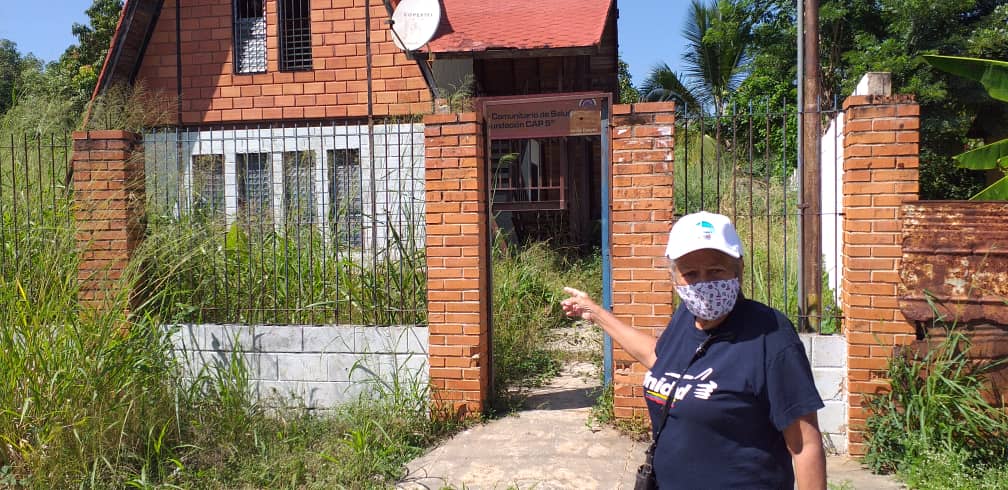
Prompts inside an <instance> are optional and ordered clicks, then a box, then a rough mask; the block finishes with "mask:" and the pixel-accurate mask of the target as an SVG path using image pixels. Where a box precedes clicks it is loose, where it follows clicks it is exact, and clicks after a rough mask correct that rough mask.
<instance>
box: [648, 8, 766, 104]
mask: <svg viewBox="0 0 1008 490" xmlns="http://www.w3.org/2000/svg"><path fill="white" fill-rule="evenodd" d="M752 28H753V20H752V17H751V16H750V15H749V13H748V12H747V11H746V9H745V8H744V7H742V6H741V5H740V4H739V3H736V1H735V0H711V1H710V2H709V3H708V2H707V1H705V0H693V1H692V2H691V3H690V7H689V13H688V15H687V21H686V26H685V27H684V28H683V36H684V37H685V38H686V54H684V55H683V62H684V63H683V64H684V66H685V73H684V75H685V76H684V77H683V76H680V75H679V74H677V73H675V72H674V71H672V70H671V69H670V68H669V67H668V65H667V64H665V63H660V64H658V65H655V67H654V68H652V69H651V73H650V74H649V76H648V78H647V79H646V80H645V81H644V84H643V85H642V86H641V93H642V96H643V97H644V98H645V99H646V100H651V101H657V100H671V99H673V98H678V99H680V100H681V101H683V102H684V103H686V105H687V106H690V105H694V106H696V107H699V106H700V105H701V104H702V105H704V106H706V107H707V108H712V109H713V112H714V114H717V115H720V114H723V112H724V104H725V100H726V99H727V98H728V97H729V96H730V95H731V93H732V92H734V91H735V90H736V89H738V87H739V85H740V84H741V83H742V81H743V80H745V77H746V76H747V75H748V71H747V68H748V63H749V55H748V51H749V48H750V46H751V45H752V42H753V34H752ZM684 80H685V83H684Z"/></svg>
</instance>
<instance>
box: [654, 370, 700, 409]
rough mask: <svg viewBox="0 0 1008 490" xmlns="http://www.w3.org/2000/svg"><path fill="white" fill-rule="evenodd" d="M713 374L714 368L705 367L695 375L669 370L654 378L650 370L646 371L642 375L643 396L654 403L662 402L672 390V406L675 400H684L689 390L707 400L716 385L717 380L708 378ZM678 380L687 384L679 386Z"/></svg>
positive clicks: (697, 396)
mask: <svg viewBox="0 0 1008 490" xmlns="http://www.w3.org/2000/svg"><path fill="white" fill-rule="evenodd" d="M713 374H714V368H707V369H705V370H703V371H701V372H700V373H698V374H695V375H693V374H687V375H680V374H679V373H676V372H671V371H669V372H666V373H665V374H664V375H662V377H660V378H655V377H654V376H653V375H652V374H651V371H648V372H647V374H645V375H644V396H645V397H646V398H648V399H650V400H651V401H653V402H655V403H659V404H664V403H665V400H667V399H668V397H669V394H671V393H672V392H673V390H674V391H675V397H674V398H673V399H672V406H675V403H676V402H678V401H680V400H684V399H685V398H686V397H687V396H689V394H690V393H691V392H692V393H693V397H694V398H697V399H700V400H708V399H710V397H711V395H713V394H714V391H715V390H717V387H718V384H717V382H715V381H714V380H712V379H710V378H711V376H712V375H713ZM679 381H682V382H683V383H688V384H683V385H682V386H679V384H680V383H679ZM694 387H695V388H696V389H694Z"/></svg>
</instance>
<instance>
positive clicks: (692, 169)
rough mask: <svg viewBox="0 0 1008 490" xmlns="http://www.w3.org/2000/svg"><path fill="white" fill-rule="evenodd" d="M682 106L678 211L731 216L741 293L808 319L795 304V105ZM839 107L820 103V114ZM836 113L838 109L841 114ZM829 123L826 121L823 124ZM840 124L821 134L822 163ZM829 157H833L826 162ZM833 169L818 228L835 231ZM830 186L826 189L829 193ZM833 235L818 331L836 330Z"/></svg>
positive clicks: (827, 115)
mask: <svg viewBox="0 0 1008 490" xmlns="http://www.w3.org/2000/svg"><path fill="white" fill-rule="evenodd" d="M689 109H692V108H687V110H684V111H683V113H682V114H681V115H680V117H679V118H678V121H677V128H676V147H675V159H676V164H675V182H676V186H675V199H676V214H677V215H678V216H682V215H684V214H688V213H693V212H696V211H701V210H705V211H711V212H718V213H721V214H725V215H727V216H729V217H731V218H732V219H733V221H734V222H735V226H736V228H737V229H738V232H739V234H740V236H741V237H742V240H743V245H744V248H745V257H744V260H745V273H744V276H743V292H744V294H745V295H746V296H747V297H749V298H751V299H755V300H758V301H761V302H763V303H766V304H768V305H770V306H772V307H774V308H777V309H779V310H781V311H783V312H784V313H786V314H787V315H788V316H789V317H790V318H791V320H792V321H793V322H794V323H795V325H804V324H807V323H806V322H804V321H801V320H803V318H802V315H801V314H800V313H799V311H798V300H797V299H798V296H797V295H798V280H799V278H798V269H799V267H798V260H799V247H800V245H801V238H800V237H799V236H798V233H797V231H798V221H799V218H800V215H801V212H800V211H801V210H800V209H799V207H798V203H799V198H800V196H799V194H798V181H797V180H795V179H796V178H799V177H798V176H796V172H795V160H794V159H795V155H796V154H797V153H796V152H797V148H796V145H797V143H796V139H795V136H796V127H795V122H794V121H795V120H796V114H797V110H796V109H795V108H794V107H793V106H789V105H787V104H786V103H785V104H771V103H763V104H753V105H748V106H737V105H733V104H726V106H725V111H724V113H723V114H721V115H711V114H704V113H703V112H702V111H696V110H689ZM838 114H840V113H839V111H838V110H837V109H836V105H835V104H834V106H833V108H824V109H821V111H820V115H821V117H823V119H824V120H825V121H827V122H828V121H832V120H834V119H836V118H837V116H838ZM840 115H842V114H840ZM826 125H828V124H824V126H826ZM841 135H842V130H841V131H839V132H837V131H833V132H831V133H827V135H826V136H825V137H824V141H823V148H824V152H823V153H824V155H823V158H824V160H826V161H827V163H826V165H824V166H823V168H833V167H834V165H833V164H832V162H836V161H837V158H839V157H842V150H841V148H842V146H841V145H842V142H841V141H840V137H841ZM830 159H832V161H830ZM839 179H840V176H839V175H832V174H831V175H824V177H823V183H824V184H823V191H824V194H823V200H824V205H823V211H822V223H823V230H824V231H825V232H829V233H834V234H836V233H839V231H838V230H839V220H840V214H841V211H840V208H839V206H837V205H832V204H827V200H829V201H830V202H832V203H834V204H837V203H839V200H837V199H836V196H837V195H838V194H837V193H838V192H840V191H841V189H840V186H839V183H838V182H839V181H840V180H839ZM830 190H832V192H829V191H830ZM838 243H840V241H839V239H838V238H836V237H835V235H834V239H832V240H824V242H823V256H822V257H818V258H814V259H813V260H819V261H820V263H822V264H823V270H824V271H825V273H824V277H823V297H824V298H823V302H822V304H823V314H822V321H821V322H820V323H819V325H820V328H819V333H837V332H839V331H840V329H841V326H840V320H841V314H840V311H839V307H838V306H837V305H838V304H839V281H838V279H837V273H838V272H839V261H840V252H841V251H840V249H839V245H838Z"/></svg>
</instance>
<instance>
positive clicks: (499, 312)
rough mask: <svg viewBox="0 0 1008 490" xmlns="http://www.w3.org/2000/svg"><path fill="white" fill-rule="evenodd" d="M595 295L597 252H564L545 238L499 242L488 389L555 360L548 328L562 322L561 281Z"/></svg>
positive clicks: (519, 380)
mask: <svg viewBox="0 0 1008 490" xmlns="http://www.w3.org/2000/svg"><path fill="white" fill-rule="evenodd" d="M564 286H572V287H576V288H580V289H583V290H585V291H586V292H588V293H590V294H592V295H593V296H594V297H596V298H598V297H599V294H600V292H601V286H602V263H601V256H600V255H598V254H597V252H596V253H593V254H591V255H589V256H587V257H577V256H573V257H569V256H566V255H565V254H564V253H563V252H562V251H559V250H555V249H553V248H551V246H550V244H549V243H547V242H537V243H532V244H529V245H526V246H524V247H513V246H512V247H510V248H508V247H505V246H503V241H502V239H501V238H500V237H498V240H497V241H496V243H495V247H494V254H493V328H494V330H493V356H494V368H495V370H494V389H495V392H496V393H497V394H498V395H501V396H506V394H507V393H508V392H509V391H515V390H520V389H521V388H523V387H527V386H533V385H537V384H540V383H542V382H543V381H545V380H547V379H549V378H551V377H552V376H553V375H555V374H556V373H557V370H558V369H559V362H558V360H557V359H556V358H555V357H554V354H553V353H551V352H550V351H549V349H548V348H547V347H548V346H547V341H548V339H549V333H550V331H551V330H552V329H555V328H557V327H560V326H563V325H566V324H567V320H566V317H565V316H564V314H563V312H562V310H561V309H560V306H559V304H560V300H561V299H562V298H563V297H564V293H563V287H564Z"/></svg>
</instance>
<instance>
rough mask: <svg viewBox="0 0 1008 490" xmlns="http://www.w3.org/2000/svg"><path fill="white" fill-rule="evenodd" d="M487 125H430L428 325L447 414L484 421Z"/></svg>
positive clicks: (461, 120) (470, 116)
mask: <svg viewBox="0 0 1008 490" xmlns="http://www.w3.org/2000/svg"><path fill="white" fill-rule="evenodd" d="M481 121H482V119H481V118H480V117H479V116H478V115H477V114H475V113H471V112H470V113H464V114H433V115H427V116H425V117H424V121H423V122H424V128H425V131H424V132H425V136H424V138H425V145H426V159H425V165H426V183H425V189H426V200H427V205H426V222H427V323H428V327H429V328H430V378H431V388H432V389H433V391H434V393H433V396H434V401H435V403H437V404H439V405H440V406H439V408H441V409H447V410H450V411H451V412H452V413H454V414H457V415H461V416H472V415H477V414H480V413H482V411H483V408H484V407H485V405H486V402H487V401H488V399H489V396H490V389H491V364H490V362H491V360H490V352H491V349H490V342H491V339H490V329H489V325H490V306H491V301H492V300H491V298H490V246H489V228H488V224H487V218H488V216H489V207H488V203H487V188H486V185H487V181H488V175H487V164H486V158H485V148H486V145H485V144H484V137H483V125H482V122H481Z"/></svg>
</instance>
